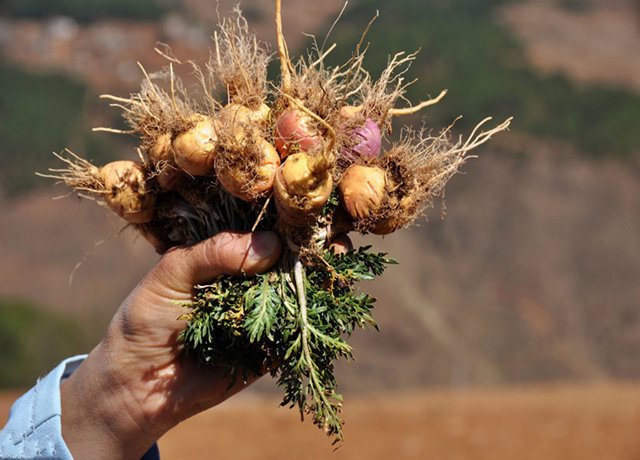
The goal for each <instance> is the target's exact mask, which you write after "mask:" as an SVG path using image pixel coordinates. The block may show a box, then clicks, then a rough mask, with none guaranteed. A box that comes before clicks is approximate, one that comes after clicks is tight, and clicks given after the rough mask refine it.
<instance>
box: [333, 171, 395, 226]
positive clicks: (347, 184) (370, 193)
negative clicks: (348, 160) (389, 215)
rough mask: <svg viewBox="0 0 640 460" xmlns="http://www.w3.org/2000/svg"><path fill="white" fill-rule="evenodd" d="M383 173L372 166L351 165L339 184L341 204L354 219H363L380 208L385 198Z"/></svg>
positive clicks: (384, 176)
mask: <svg viewBox="0 0 640 460" xmlns="http://www.w3.org/2000/svg"><path fill="white" fill-rule="evenodd" d="M386 183H387V181H386V174H385V172H384V171H383V170H382V169H380V168H378V167H374V166H363V165H353V166H350V167H349V169H347V171H346V172H345V174H344V177H343V178H342V181H341V182H340V186H339V189H340V194H341V196H342V203H343V205H344V208H345V209H346V210H347V212H348V213H349V215H350V216H351V217H352V218H353V219H354V220H357V219H364V218H366V217H369V216H370V215H371V214H372V213H374V212H375V211H377V210H378V208H380V205H381V204H382V201H383V199H384V196H385V187H386Z"/></svg>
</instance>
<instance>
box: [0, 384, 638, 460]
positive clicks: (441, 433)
mask: <svg viewBox="0 0 640 460" xmlns="http://www.w3.org/2000/svg"><path fill="white" fill-rule="evenodd" d="M15 397H16V394H15V393H5V394H0V423H2V424H4V422H5V420H6V415H7V412H8V410H9V407H10V405H11V403H12V402H13V400H14V399H15ZM390 398H391V399H382V397H381V396H378V397H370V398H367V399H363V398H362V399H359V398H358V397H357V396H355V395H352V396H351V397H350V396H349V395H346V398H345V399H346V403H345V404H346V407H345V409H346V410H345V414H344V415H345V419H346V425H345V443H344V445H342V447H340V449H338V450H337V451H336V452H333V451H332V448H331V446H330V444H329V442H328V440H327V438H326V437H325V436H324V434H323V433H322V432H320V431H319V430H317V429H316V428H315V427H313V426H312V425H311V423H310V422H309V421H305V423H300V420H299V418H298V417H297V414H296V413H295V412H294V411H290V410H287V409H281V408H278V407H277V400H276V399H275V397H266V396H261V395H256V394H246V395H240V396H238V397H237V398H236V399H233V400H231V401H229V402H227V403H225V404H224V405H222V406H220V407H218V408H215V409H213V410H210V411H208V412H205V413H203V414H200V415H199V416H197V417H195V418H193V419H191V420H189V421H188V422H185V423H183V424H181V425H179V426H178V427H176V428H175V429H174V430H172V431H171V432H169V433H168V434H167V435H166V436H165V437H164V438H162V439H161V440H160V451H161V453H162V458H163V460H172V459H177V460H179V459H185V458H189V459H194V460H197V459H210V458H233V459H261V460H269V459H298V458H304V459H305V460H313V459H332V460H343V459H363V458H366V459H385V460H387V459H403V460H404V459H407V460H409V459H425V458H429V459H474V460H482V459H516V458H517V459H547V460H553V459H563V460H570V459H581V460H582V459H603V460H608V459H638V458H640V437H639V436H638V427H639V426H640V384H638V383H636V384H630V383H628V384H625V383H615V384H614V383H607V384H604V383H603V384H596V385H572V384H561V385H560V384H559V385H546V386H536V387H522V388H506V389H499V388H491V389H473V390H467V391H458V392H451V391H445V390H428V391H424V392H419V393H412V394H403V395H394V396H392V397H390Z"/></svg>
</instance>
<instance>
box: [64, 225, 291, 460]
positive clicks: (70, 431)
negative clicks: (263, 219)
mask: <svg viewBox="0 0 640 460" xmlns="http://www.w3.org/2000/svg"><path fill="white" fill-rule="evenodd" d="M281 250H282V247H281V243H280V240H279V239H278V237H277V235H276V234H275V233H272V232H264V233H255V234H238V233H229V232H223V233H219V234H218V235H216V236H215V237H213V238H211V239H209V240H206V241H203V242H201V243H199V244H197V245H194V246H191V247H188V248H176V249H172V250H170V251H168V252H167V253H166V254H165V255H164V256H163V257H162V258H161V259H160V261H159V262H158V263H157V265H156V266H155V267H154V268H153V269H152V270H151V271H150V272H149V274H148V275H147V276H146V277H145V278H144V279H143V280H142V282H141V283H140V284H139V285H138V286H137V287H136V288H135V289H134V290H133V292H132V293H131V294H130V295H129V297H127V299H126V300H125V301H124V302H123V304H122V305H121V306H120V308H119V310H118V311H117V312H116V314H115V316H114V318H113V320H112V322H111V324H110V325H109V328H108V330H107V333H106V336H105V338H104V339H103V340H102V341H101V342H100V344H99V345H98V346H97V347H96V348H95V349H94V350H93V351H92V352H91V353H90V354H89V356H88V357H87V358H86V359H85V361H84V362H83V363H82V364H81V365H80V367H79V368H78V369H77V370H76V371H75V372H74V373H73V374H72V375H71V376H70V377H69V379H67V380H66V381H65V382H64V383H63V384H62V385H61V389H60V391H61V404H62V435H63V438H64V439H65V442H66V443H67V446H68V447H69V450H70V451H71V453H72V454H73V455H74V457H76V458H95V459H99V458H109V459H117V458H140V457H141V456H142V455H143V454H144V453H145V452H146V451H147V450H148V449H149V447H151V445H152V444H153V443H154V442H155V441H157V439H159V438H160V437H161V436H162V435H163V434H164V433H165V432H166V431H168V430H169V429H170V428H171V427H173V426H175V425H176V424H178V423H179V422H180V421H182V420H184V419H186V418H188V417H190V416H192V415H194V414H196V413H198V412H200V411H202V410H205V409H207V408H209V407H212V406H215V405H216V404H219V403H221V402H222V401H224V400H225V399H227V398H228V397H229V396H231V395H233V394H235V393H236V392H238V391H239V390H241V389H242V388H244V387H246V385H247V384H248V383H250V382H246V383H245V382H242V381H238V382H236V383H235V384H234V385H233V387H231V388H230V389H228V390H227V388H228V386H229V383H230V381H229V379H228V378H224V377H223V370H222V369H220V368H202V367H197V365H196V364H195V363H194V362H193V361H191V360H190V359H187V358H185V357H184V356H183V355H182V354H181V351H182V350H181V347H180V345H179V343H178V342H177V336H178V334H179V333H180V331H181V330H182V329H183V328H184V323H183V322H181V321H177V318H178V317H179V316H180V315H181V314H183V313H184V311H183V310H182V308H181V307H180V306H179V305H177V304H178V303H180V302H188V301H190V300H191V299H192V298H193V286H196V285H198V284H203V283H206V282H209V281H211V280H213V279H215V278H217V277H218V276H220V275H223V274H230V275H242V274H246V275H251V274H254V273H258V272H262V271H265V270H267V269H269V268H270V267H271V266H272V265H273V264H274V263H275V262H276V261H277V259H278V257H279V256H280V252H281Z"/></svg>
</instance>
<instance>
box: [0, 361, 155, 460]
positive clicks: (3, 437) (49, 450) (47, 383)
mask: <svg viewBox="0 0 640 460" xmlns="http://www.w3.org/2000/svg"><path fill="white" fill-rule="evenodd" d="M85 357H86V355H81V356H75V357H73V358H69V359H66V360H64V361H62V362H61V363H60V364H59V365H58V366H57V367H56V368H55V369H54V370H52V371H51V372H50V373H49V374H48V375H47V376H46V377H45V378H43V379H39V380H38V382H37V383H36V386H34V387H33V388H31V389H30V390H29V391H28V392H27V393H25V394H24V395H22V396H21V397H20V398H19V399H18V400H17V401H16V402H15V403H14V405H13V407H12V408H11V411H10V412H9V420H8V421H7V424H6V425H5V427H4V428H3V429H2V430H1V431H0V459H2V460H5V459H59V460H72V459H73V457H72V456H71V452H69V449H68V448H67V445H66V444H65V442H64V439H62V427H61V423H60V412H61V410H60V383H61V382H62V381H63V380H64V379H66V378H67V377H69V376H70V375H71V374H72V373H73V371H75V370H76V368H77V367H78V366H79V365H80V363H81V362H82V361H83V360H84V358H85ZM159 458H160V456H159V453H158V447H157V445H154V446H153V447H152V448H151V449H150V450H149V451H148V452H147V453H146V454H145V455H144V457H143V459H144V460H157V459H159Z"/></svg>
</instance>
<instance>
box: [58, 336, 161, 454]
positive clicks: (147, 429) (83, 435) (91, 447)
mask: <svg viewBox="0 0 640 460" xmlns="http://www.w3.org/2000/svg"><path fill="white" fill-rule="evenodd" d="M107 354H108V352H107V350H106V349H105V346H104V343H101V344H100V345H98V346H97V347H96V348H95V349H94V350H93V351H92V352H91V353H90V354H89V356H88V357H87V358H86V359H85V361H84V362H83V363H82V364H81V365H80V366H79V367H78V369H77V370H76V371H75V372H74V373H73V374H72V375H71V376H70V377H69V378H68V379H67V380H65V381H64V382H63V383H62V385H61V387H60V395H61V409H62V410H61V413H62V417H61V421H62V436H63V438H64V440H65V443H66V444H67V446H68V448H69V450H70V451H71V453H72V455H73V456H74V457H76V458H98V459H99V458H110V459H111V458H113V459H118V458H140V457H141V456H142V455H143V454H144V453H145V452H146V451H147V450H148V449H149V448H150V447H151V446H152V445H153V444H154V442H156V441H157V440H158V439H159V438H160V436H162V434H164V432H165V431H166V429H163V428H161V427H158V426H155V425H153V424H152V423H149V421H150V417H148V414H145V411H144V408H143V407H142V406H141V405H140V404H139V402H138V401H137V400H136V398H135V397H134V395H133V394H132V393H131V389H130V388H128V387H127V383H126V382H125V381H123V380H122V378H121V375H120V373H119V372H116V370H115V369H114V367H113V363H112V362H111V359H110V358H108V357H107ZM167 429H168V428H167Z"/></svg>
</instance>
